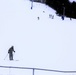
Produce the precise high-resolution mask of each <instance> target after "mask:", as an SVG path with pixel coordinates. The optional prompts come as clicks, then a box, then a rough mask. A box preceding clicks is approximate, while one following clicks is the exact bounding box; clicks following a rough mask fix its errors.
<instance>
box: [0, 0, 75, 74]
mask: <svg viewBox="0 0 76 75" xmlns="http://www.w3.org/2000/svg"><path fill="white" fill-rule="evenodd" d="M33 4H34V6H33V10H31V9H30V7H31V2H30V1H28V0H0V10H1V11H0V60H1V61H0V65H5V66H10V65H12V66H24V67H39V68H47V69H58V70H76V67H75V66H76V60H75V57H76V54H75V53H76V46H75V45H76V35H75V33H76V20H74V19H72V21H71V20H70V19H69V18H65V20H64V21H63V20H62V19H61V18H60V17H58V16H57V15H56V14H55V10H53V9H52V8H50V7H49V6H47V5H45V4H40V3H33ZM44 11H45V12H44ZM49 14H52V15H54V19H51V18H49ZM37 17H40V19H39V20H38V18H37ZM12 45H13V46H14V49H15V51H16V53H15V54H14V60H18V61H11V62H10V61H9V59H8V57H7V58H6V60H4V58H5V56H6V55H7V52H8V49H9V48H10V47H11V46H12ZM8 73H9V72H8ZM21 73H22V72H21ZM0 74H2V73H0ZM4 74H5V73H4ZM29 75H30V74H29Z"/></svg>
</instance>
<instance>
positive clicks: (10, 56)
mask: <svg viewBox="0 0 76 75" xmlns="http://www.w3.org/2000/svg"><path fill="white" fill-rule="evenodd" d="M13 52H15V51H14V47H13V46H12V47H11V48H10V49H9V50H8V54H9V60H13Z"/></svg>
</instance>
